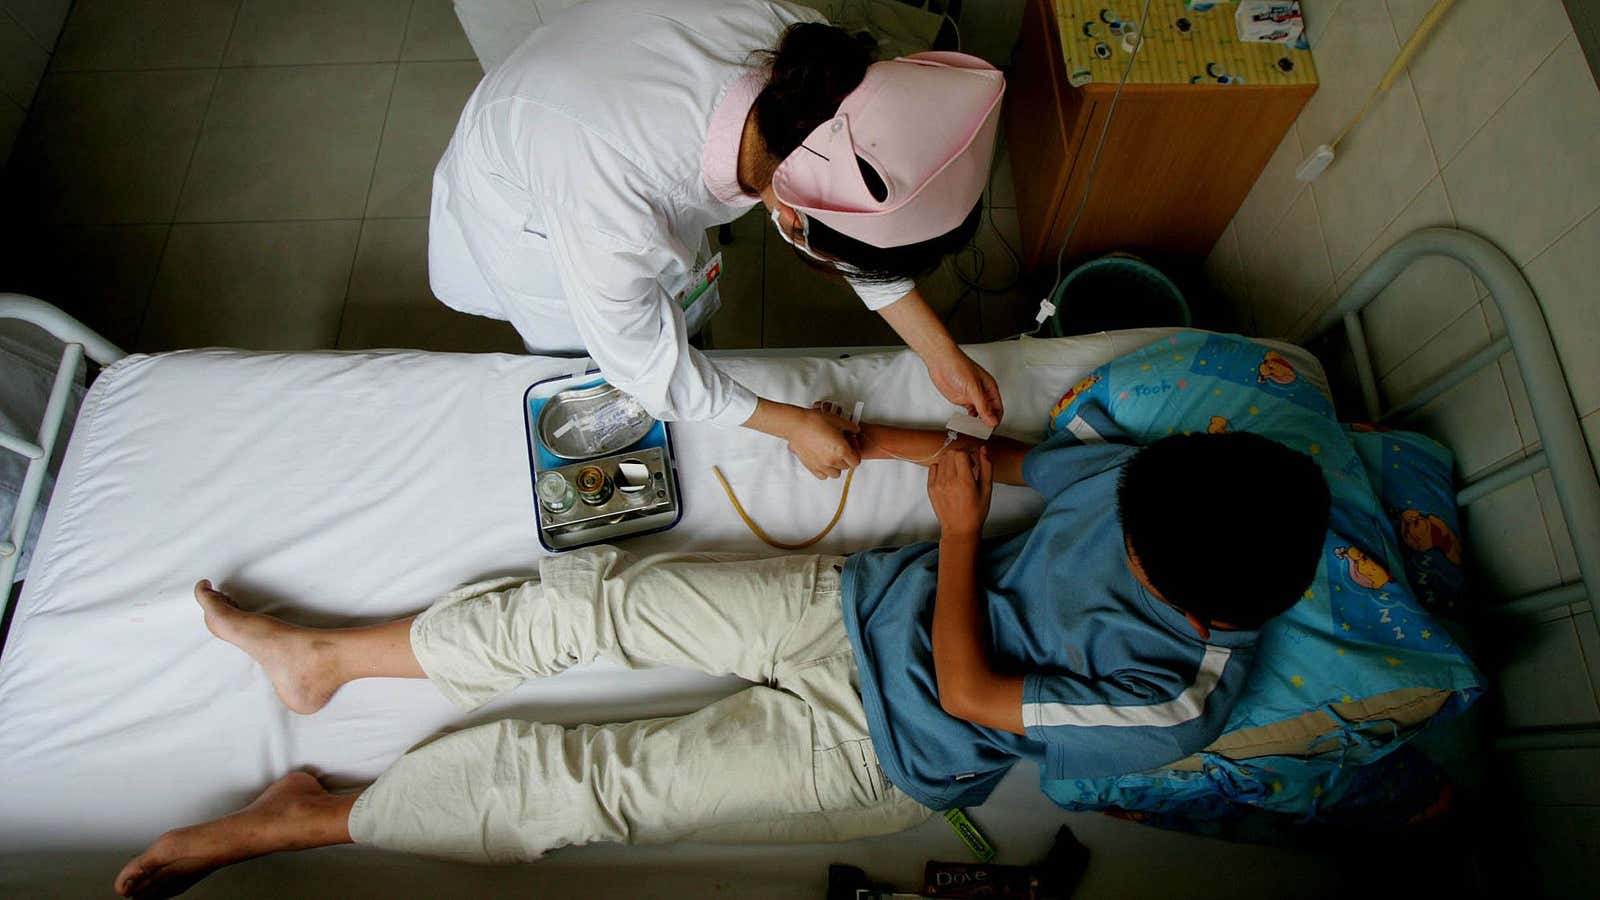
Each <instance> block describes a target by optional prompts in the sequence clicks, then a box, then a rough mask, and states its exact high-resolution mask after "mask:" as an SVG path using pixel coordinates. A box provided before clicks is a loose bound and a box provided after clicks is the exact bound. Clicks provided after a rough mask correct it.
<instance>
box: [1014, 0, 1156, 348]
mask: <svg viewBox="0 0 1600 900" xmlns="http://www.w3.org/2000/svg"><path fill="white" fill-rule="evenodd" d="M1150 3H1151V0H1144V9H1143V10H1141V11H1140V13H1139V39H1138V40H1137V41H1135V42H1134V44H1133V50H1132V51H1130V52H1129V53H1128V64H1127V65H1126V66H1123V67H1122V77H1121V78H1119V79H1118V80H1117V89H1116V91H1115V92H1114V93H1112V95H1111V106H1110V107H1109V108H1107V109H1106V120H1105V122H1103V123H1101V125H1100V137H1099V139H1098V140H1097V141H1095V145H1094V156H1092V157H1090V159H1089V174H1088V175H1087V176H1085V178H1084V185H1083V194H1082V196H1080V197H1079V198H1078V208H1077V209H1076V210H1074V211H1073V213H1072V222H1071V223H1070V224H1069V225H1067V236H1066V238H1065V239H1063V240H1062V241H1061V249H1059V250H1057V251H1056V277H1055V280H1054V281H1052V282H1051V283H1050V293H1051V296H1054V295H1055V290H1056V287H1057V286H1059V285H1060V284H1061V264H1062V262H1063V261H1065V259H1066V256H1067V247H1068V246H1070V245H1071V244H1072V238H1073V236H1074V235H1076V234H1077V232H1078V223H1079V222H1080V221H1082V219H1083V210H1084V208H1085V207H1087V206H1088V205H1089V194H1090V193H1091V192H1092V191H1093V190H1094V179H1095V175H1097V174H1098V173H1099V171H1100V153H1101V151H1103V150H1105V148H1106V136H1107V135H1109V134H1110V133H1111V120H1112V119H1114V118H1115V117H1116V115H1117V102H1118V101H1119V100H1121V99H1122V88H1123V87H1124V86H1125V85H1127V83H1128V76H1129V75H1131V74H1132V73H1133V63H1134V60H1136V59H1138V58H1139V51H1140V50H1143V49H1144V41H1145V38H1144V36H1145V34H1147V33H1148V32H1146V31H1145V25H1146V24H1147V23H1148V22H1149V21H1150ZM1049 303H1050V299H1049V298H1048V297H1047V298H1045V300H1044V304H1045V305H1048V304H1049ZM1042 308H1043V306H1041V309H1042ZM1046 318H1048V315H1047V316H1042V317H1040V319H1039V323H1038V325H1037V326H1036V327H1035V328H1034V329H1033V330H1032V331H1030V332H1026V333H1027V334H1038V333H1039V329H1040V328H1043V327H1044V320H1045V319H1046ZM1019 336H1020V335H1019Z"/></svg>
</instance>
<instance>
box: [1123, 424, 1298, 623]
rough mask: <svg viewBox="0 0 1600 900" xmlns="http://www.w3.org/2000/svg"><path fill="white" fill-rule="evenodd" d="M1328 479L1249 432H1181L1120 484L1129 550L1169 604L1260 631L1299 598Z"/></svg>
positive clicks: (1144, 454)
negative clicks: (1266, 623) (1263, 625)
mask: <svg viewBox="0 0 1600 900" xmlns="http://www.w3.org/2000/svg"><path fill="white" fill-rule="evenodd" d="M1328 504H1329V496H1328V483H1327V480H1326V479H1325V478H1324V477H1323V474H1322V469H1321V468H1319V467H1318V466H1317V464H1316V463H1315V462H1312V460H1311V457H1309V456H1307V455H1306V454H1304V453H1300V452H1298V451H1295V450H1291V449H1289V448H1288V447H1285V446H1284V445H1283V444H1280V443H1278V442H1276V441H1272V440H1268V439H1267V438H1264V437H1261V436H1260V435H1255V434H1247V433H1244V432H1230V433H1224V434H1187V435H1174V436H1172V437H1168V438H1164V439H1162V440H1159V441H1156V442H1155V443H1153V444H1151V445H1150V446H1148V447H1145V448H1144V449H1142V450H1140V451H1139V452H1138V453H1137V454H1136V455H1135V456H1134V457H1133V459H1131V460H1129V461H1128V463H1127V464H1126V465H1124V466H1123V468H1122V474H1121V476H1120V478H1119V480H1118V482H1117V515H1118V517H1119V518H1120V519H1121V522H1122V533H1123V536H1124V537H1125V538H1126V539H1127V542H1128V547H1129V549H1131V550H1132V551H1133V555H1134V556H1135V557H1137V558H1138V561H1139V565H1140V566H1141V567H1142V568H1143V569H1144V573H1145V577H1146V578H1148V579H1149V580H1150V584H1151V585H1153V586H1154V587H1155V589H1156V590H1157V591H1158V592H1159V593H1160V594H1161V596H1162V598H1163V599H1165V600H1166V601H1167V602H1168V603H1170V604H1172V605H1173V606H1176V607H1178V608H1179V609H1181V610H1184V611H1185V612H1189V613H1192V614H1194V616H1195V617H1196V618H1198V619H1199V620H1200V621H1201V622H1221V623H1224V624H1227V625H1232V626H1235V627H1238V628H1259V627H1261V625H1262V624H1263V623H1265V622H1266V621H1267V620H1268V619H1270V618H1272V617H1273V616H1275V615H1277V614H1279V613H1281V612H1283V611H1284V610H1287V609H1288V608H1289V607H1291V606H1293V605H1294V604H1295V603H1296V602H1298V601H1299V600H1300V597H1301V595H1302V594H1303V593H1305V590H1306V588H1307V587H1308V586H1310V584H1311V579H1312V577H1313V576H1315V575H1316V571H1317V563H1318V561H1319V560H1320V559H1321V556H1322V546H1323V540H1324V539H1325V537H1326V535H1327V531H1328Z"/></svg>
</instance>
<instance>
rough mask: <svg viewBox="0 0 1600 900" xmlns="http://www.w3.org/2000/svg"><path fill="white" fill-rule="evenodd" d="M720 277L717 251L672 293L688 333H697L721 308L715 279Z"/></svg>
mask: <svg viewBox="0 0 1600 900" xmlns="http://www.w3.org/2000/svg"><path fill="white" fill-rule="evenodd" d="M721 277H722V252H721V251H718V252H717V253H715V254H714V255H712V257H711V259H710V260H708V261H707V262H706V264H705V265H703V266H701V267H700V270H699V271H698V272H696V273H695V276H694V277H693V278H691V279H689V283H688V284H686V285H684V286H683V288H682V289H681V290H679V291H678V292H677V294H675V295H673V300H674V301H675V302H676V303H677V304H678V308H679V309H682V310H683V319H684V324H685V325H686V326H687V327H688V329H689V333H690V334H697V333H698V332H699V331H700V329H702V328H704V327H705V324H706V323H707V322H709V321H710V320H711V317H712V316H713V315H715V314H716V312H717V310H719V309H721V308H722V292H721V291H719V290H717V279H719V278H721Z"/></svg>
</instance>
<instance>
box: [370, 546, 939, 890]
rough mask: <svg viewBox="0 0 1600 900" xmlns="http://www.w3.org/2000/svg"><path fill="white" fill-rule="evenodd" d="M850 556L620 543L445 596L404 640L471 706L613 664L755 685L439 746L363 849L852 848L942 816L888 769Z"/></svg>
mask: <svg viewBox="0 0 1600 900" xmlns="http://www.w3.org/2000/svg"><path fill="white" fill-rule="evenodd" d="M842 564H843V559H842V558H840V557H831V556H783V557H772V558H765V559H763V558H755V557H743V556H730V555H726V554H719V555H711V554H692V555H670V556H652V557H645V558H634V557H633V556H631V555H630V554H627V553H625V552H623V551H620V550H617V549H615V548H611V547H601V548H593V549H587V550H578V551H574V552H571V553H567V554H563V555H561V556H555V557H549V558H546V559H544V560H543V561H541V563H540V566H539V577H538V578H537V579H532V580H520V579H502V580H499V581H495V582H486V583H484V584H479V585H473V586H471V587H467V588H463V589H461V590H459V591H456V592H455V593H452V594H450V595H448V596H446V597H444V598H443V599H441V600H439V601H438V602H437V603H436V604H434V606H433V607H431V608H430V609H428V610H427V611H426V612H424V613H423V614H422V615H421V616H419V617H418V618H417V619H416V621H415V623H414V624H413V625H412V629H411V646H412V649H413V651H414V652H415V654H416V657H417V660H418V662H420V663H421V665H422V668H423V670H424V671H425V672H426V673H427V675H428V678H429V680H430V681H432V682H433V684H435V685H436V686H438V688H439V690H440V691H442V692H443V693H444V694H445V695H446V696H447V697H449V698H450V699H451V700H452V701H453V702H455V703H456V704H458V705H460V706H462V707H463V708H466V709H471V708H473V707H476V706H479V705H481V704H483V703H484V702H486V701H488V700H489V699H491V698H493V697H494V696H495V695H497V694H500V693H501V692H503V691H506V690H508V689H510V688H512V687H514V686H516V685H517V684H519V683H520V682H522V681H523V680H525V679H528V678H537V677H547V676H552V675H556V674H558V673H560V672H561V671H562V670H564V669H566V668H568V667H569V666H575V665H580V664H583V663H587V662H590V661H592V660H595V659H602V658H603V659H608V660H611V661H613V662H617V663H620V664H622V665H624V666H628V667H630V668H647V667H652V666H681V667H686V668H691V669H698V670H700V671H703V672H709V673H713V674H728V673H732V674H735V675H739V676H741V677H743V678H746V679H748V680H750V681H752V682H755V686H754V687H750V688H748V689H746V690H744V691H741V692H739V693H737V694H735V695H733V696H731V697H728V698H726V699H724V700H720V701H718V702H716V703H713V704H712V705H710V706H708V707H706V708H704V709H702V710H700V711H698V712H695V713H692V714H690V715H686V716H678V717H672V718H661V719H647V720H643V721H635V722H624V723H619V724H611V725H583V726H579V727H576V728H563V727H561V726H559V725H545V724H540V723H536V722H523V721H515V720H509V719H508V720H501V721H498V722H492V723H489V724H487V725H480V726H477V727H474V728H469V729H466V730H463V731H459V732H455V733H453V734H450V735H447V736H445V737H442V738H439V739H437V740H434V741H432V742H430V743H426V744H424V745H422V746H420V747H417V748H416V749H413V750H412V751H411V752H409V753H407V754H406V755H405V756H403V757H401V758H400V759H399V760H398V761H396V762H395V764H394V765H393V766H392V767H390V768H389V770H388V771H386V772H384V773H383V775H382V776H380V777H379V778H378V780H377V781H376V782H375V783H373V785H372V786H371V787H369V788H367V790H366V791H365V792H364V793H362V795H361V797H360V798H359V799H358V800H357V801H356V804H355V807H354V809H353V810H352V811H351V814H350V834H351V837H353V838H354V839H355V840H356V841H357V842H359V843H365V844H373V845H376V846H380V847H385V848H389V849H394V850H402V851H408V852H414V853H423V854H429V855H433V856H445V857H452V858H457V859H467V860H475V861H480V862H499V861H513V860H530V859H536V858H538V857H539V856H540V855H542V854H543V853H545V852H546V851H548V850H552V849H555V848H558V847H564V846H568V845H572V844H585V843H590V842H595V841H610V842H630V843H659V842H666V841H673V840H701V841H720V842H779V841H781V842H795V841H823V840H848V839H851V838H856V837H864V836H867V835H873V834H883V833H888V832H892V831H898V830H901V829H903V828H909V827H911V826H912V825H915V824H917V823H919V822H921V821H922V820H923V819H924V818H926V817H927V816H928V814H929V810H927V809H926V808H924V807H922V806H921V805H919V804H917V803H916V802H915V801H913V800H911V799H910V798H908V797H907V796H905V795H904V794H903V793H901V792H900V791H899V790H897V789H896V788H895V787H894V786H892V785H890V784H889V783H888V782H887V781H886V780H885V779H884V777H883V772H882V770H881V769H880V768H879V767H878V759H877V754H876V753H875V752H874V751H873V747H872V741H871V739H870V738H869V736H868V733H867V723H866V717H865V714H864V712H863V710H862V705H861V695H860V690H859V686H858V681H857V675H856V665H855V658H854V653H853V651H852V649H851V646H850V642H849V639H848V637H847V636H846V634H845V630H844V622H843V616H842V612H841V609H840V605H839V578H840V567H841V566H842Z"/></svg>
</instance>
